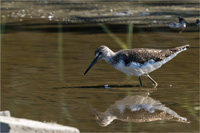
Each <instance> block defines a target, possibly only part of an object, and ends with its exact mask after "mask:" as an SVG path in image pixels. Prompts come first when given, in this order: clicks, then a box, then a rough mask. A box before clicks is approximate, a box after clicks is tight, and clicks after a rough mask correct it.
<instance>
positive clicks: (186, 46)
mask: <svg viewBox="0 0 200 133" xmlns="http://www.w3.org/2000/svg"><path fill="white" fill-rule="evenodd" d="M189 47H190V45H189V44H187V45H183V46H180V47H176V48H172V49H170V50H171V51H174V52H178V51H180V52H182V51H185V50H187V49H188V48H189Z"/></svg>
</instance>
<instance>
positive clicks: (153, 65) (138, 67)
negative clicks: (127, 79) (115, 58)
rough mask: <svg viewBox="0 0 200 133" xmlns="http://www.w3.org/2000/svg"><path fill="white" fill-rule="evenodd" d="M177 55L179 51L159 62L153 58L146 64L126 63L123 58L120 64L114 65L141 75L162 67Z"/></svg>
mask: <svg viewBox="0 0 200 133" xmlns="http://www.w3.org/2000/svg"><path fill="white" fill-rule="evenodd" d="M176 55H177V53H176V54H173V55H171V56H169V57H167V58H165V59H164V60H162V61H158V62H155V61H154V60H153V59H151V60H149V61H148V62H146V63H144V64H140V63H136V62H131V63H130V64H129V65H125V63H124V62H123V61H122V60H121V61H120V62H119V63H118V64H116V65H115V66H113V67H114V68H115V69H117V70H119V71H121V72H123V73H125V74H127V75H135V76H141V75H144V74H148V73H150V72H152V71H154V70H156V69H158V68H160V67H161V66H162V65H163V64H165V63H166V62H168V61H169V60H171V59H172V58H174V57H175V56H176Z"/></svg>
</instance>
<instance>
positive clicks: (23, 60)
mask: <svg viewBox="0 0 200 133" xmlns="http://www.w3.org/2000/svg"><path fill="white" fill-rule="evenodd" d="M8 19H9V18H8ZM106 26H107V27H108V28H109V29H110V31H112V32H113V34H114V35H115V36H117V37H118V38H119V39H121V40H122V41H123V42H127V36H128V34H127V29H128V25H127V24H112V23H110V24H106ZM131 37H132V39H131V42H132V43H131V44H132V45H130V46H129V47H132V48H140V47H144V48H171V47H176V46H181V45H185V44H190V46H191V48H190V49H188V50H187V51H184V52H182V53H180V54H179V55H177V57H175V58H174V59H173V60H171V61H170V62H168V63H167V64H165V65H164V66H163V67H161V68H160V69H158V70H156V71H154V72H152V73H151V74H150V75H151V77H152V78H154V79H155V80H156V81H157V82H158V84H159V86H158V88H157V89H153V86H152V84H151V82H150V81H149V80H148V79H147V78H146V77H142V80H143V84H144V87H143V88H142V89H141V88H139V87H138V85H139V81H138V78H137V77H132V76H126V75H124V74H123V73H121V72H118V71H116V70H114V69H113V68H111V67H110V66H109V65H108V64H106V62H104V61H100V62H98V63H97V64H95V65H94V67H93V68H92V69H91V70H90V71H89V72H88V73H87V75H85V76H84V75H83V73H84V71H85V70H86V69H87V67H88V65H89V64H90V62H91V61H92V59H93V58H94V51H95V50H96V48H98V47H99V46H100V45H107V46H108V47H109V48H111V49H112V50H113V51H118V50H120V49H121V46H120V45H119V44H118V43H117V42H116V41H115V40H114V39H113V38H112V37H110V36H109V35H108V34H107V33H105V31H104V30H103V28H102V27H101V26H100V25H99V24H95V23H84V24H74V23H73V24H69V23H63V22H55V21H53V22H52V21H51V22H50V21H46V20H43V19H31V20H26V21H25V20H24V21H13V19H10V20H8V23H6V26H5V33H4V34H2V38H1V39H2V40H1V42H2V43H1V49H2V54H1V72H2V75H1V77H2V78H1V79H2V80H1V81H2V82H1V83H2V89H1V110H10V111H11V115H12V116H14V117H21V118H27V119H33V120H39V121H48V122H49V121H53V122H57V123H59V124H63V125H69V126H74V127H77V128H79V129H80V131H83V132H95V131H98V132H105V131H107V132H114V131H118V132H136V131H138V132H139V131H145V132H192V131H195V132H196V131H198V130H199V106H200V104H199V29H198V27H196V26H195V25H190V26H188V27H187V28H186V29H185V30H184V31H183V32H182V33H181V34H180V33H179V31H178V30H171V29H169V28H168V27H167V26H163V25H154V26H149V25H141V24H136V25H134V26H133V34H132V35H131ZM129 41H130V40H129ZM105 84H108V85H109V86H110V88H107V89H105V88H104V85H105ZM147 92H149V93H150V97H151V98H152V99H154V100H158V101H160V102H161V103H162V104H165V106H166V107H168V108H170V109H172V110H173V111H175V112H176V113H178V114H179V115H180V116H182V117H186V118H187V119H188V120H189V121H191V122H190V123H181V122H174V121H153V122H145V123H131V122H123V121H119V120H114V121H113V122H112V123H111V124H110V125H108V126H107V127H101V126H99V125H98V124H97V123H96V120H95V115H94V113H93V111H92V110H91V108H90V105H91V106H92V107H94V108H95V109H96V110H98V111H100V112H104V111H105V110H106V109H108V108H109V106H110V105H112V104H114V103H115V101H118V100H122V99H124V98H125V97H126V96H128V95H129V96H135V95H138V93H140V94H143V93H147ZM155 127H156V128H155Z"/></svg>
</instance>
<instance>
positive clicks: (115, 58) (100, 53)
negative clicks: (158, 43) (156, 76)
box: [84, 44, 189, 87]
mask: <svg viewBox="0 0 200 133" xmlns="http://www.w3.org/2000/svg"><path fill="white" fill-rule="evenodd" d="M187 48H189V44H188V45H184V46H180V47H176V48H171V49H148V48H134V49H126V50H120V51H118V52H113V51H112V50H111V49H109V48H108V47H107V46H104V45H102V46H100V47H99V48H98V49H97V50H96V51H95V58H94V60H93V61H92V62H91V64H90V65H89V67H88V68H87V70H86V71H85V73H84V75H85V74H86V73H87V72H88V71H89V70H90V68H91V67H92V66H93V65H94V64H95V63H96V62H97V61H99V60H105V61H106V62H107V63H108V64H110V65H111V66H112V67H114V68H115V69H117V70H119V71H121V72H123V73H125V74H127V75H134V76H138V77H139V82H140V87H142V80H141V76H143V75H144V76H146V77H148V78H149V79H150V80H151V81H152V82H153V84H154V87H157V85H158V84H157V83H156V81H155V80H153V79H152V78H151V77H150V76H149V73H150V72H152V71H154V70H156V69H158V68H160V67H161V66H162V65H163V64H165V63H166V62H168V61H169V60H171V59H172V58H174V57H175V56H176V55H177V54H179V53H180V52H182V51H185V50H187Z"/></svg>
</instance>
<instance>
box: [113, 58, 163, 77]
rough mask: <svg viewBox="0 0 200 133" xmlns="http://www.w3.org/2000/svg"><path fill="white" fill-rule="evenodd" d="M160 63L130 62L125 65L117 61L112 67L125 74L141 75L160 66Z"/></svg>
mask: <svg viewBox="0 0 200 133" xmlns="http://www.w3.org/2000/svg"><path fill="white" fill-rule="evenodd" d="M161 66H162V64H161V63H153V62H151V61H149V62H147V63H145V64H140V63H135V62H132V63H131V64H130V65H128V66H126V65H125V64H124V63H123V62H120V63H118V64H117V65H116V66H115V67H114V68H115V69H117V70H119V71H121V72H123V73H125V74H127V75H135V76H141V75H144V74H148V73H150V72H152V71H154V70H156V69H158V68H159V67H161Z"/></svg>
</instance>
